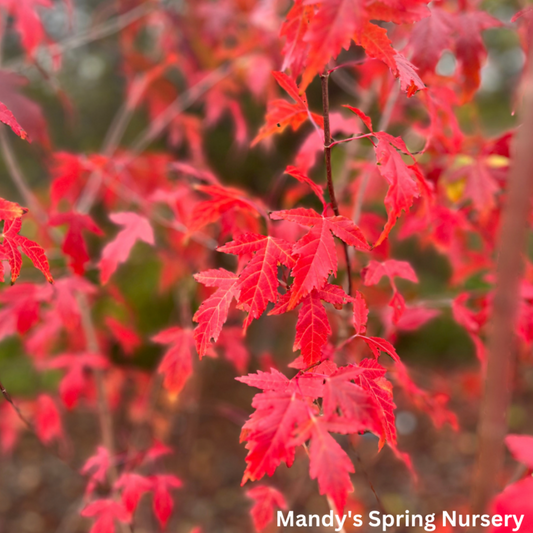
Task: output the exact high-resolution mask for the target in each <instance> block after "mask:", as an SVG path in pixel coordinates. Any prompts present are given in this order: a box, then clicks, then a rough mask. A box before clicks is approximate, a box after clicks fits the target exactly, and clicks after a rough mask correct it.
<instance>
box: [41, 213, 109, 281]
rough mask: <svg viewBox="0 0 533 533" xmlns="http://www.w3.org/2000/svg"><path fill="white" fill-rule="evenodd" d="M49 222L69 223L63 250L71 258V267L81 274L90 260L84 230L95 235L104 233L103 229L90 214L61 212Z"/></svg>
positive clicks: (53, 223)
mask: <svg viewBox="0 0 533 533" xmlns="http://www.w3.org/2000/svg"><path fill="white" fill-rule="evenodd" d="M48 223H49V224H50V225H51V226H61V225H63V224H67V225H68V230H67V233H66V234H65V239H64V240H63V245H62V246H61V250H62V251H63V253H65V254H66V255H68V256H69V257H70V258H71V261H70V267H71V268H72V270H73V271H74V272H75V273H76V274H79V275H83V274H84V272H85V263H87V261H89V259H90V258H89V252H88V251H87V245H86V244H85V240H84V238H83V234H82V231H90V232H92V233H94V234H95V235H103V232H102V230H101V229H100V228H99V227H98V226H97V225H96V224H95V222H94V221H93V219H92V218H91V217H89V216H88V215H82V214H80V213H75V212H71V213H61V214H58V215H54V216H52V217H50V219H49V221H48Z"/></svg>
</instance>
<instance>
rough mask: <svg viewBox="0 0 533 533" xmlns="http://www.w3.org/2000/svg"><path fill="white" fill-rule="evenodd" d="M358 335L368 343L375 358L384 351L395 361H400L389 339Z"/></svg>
mask: <svg viewBox="0 0 533 533" xmlns="http://www.w3.org/2000/svg"><path fill="white" fill-rule="evenodd" d="M358 337H359V338H361V339H363V340H364V341H365V342H366V343H367V344H368V346H369V348H370V349H371V350H372V353H373V354H374V357H375V358H376V359H377V358H378V357H379V355H380V353H381V352H385V353H387V354H389V355H390V356H391V357H392V358H393V359H394V360H395V361H397V362H399V361H400V358H399V356H398V354H397V353H396V350H395V349H394V346H393V345H392V344H391V343H390V342H389V341H386V340H385V339H381V338H379V337H365V336H364V335H358Z"/></svg>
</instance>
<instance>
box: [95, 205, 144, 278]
mask: <svg viewBox="0 0 533 533" xmlns="http://www.w3.org/2000/svg"><path fill="white" fill-rule="evenodd" d="M109 218H110V219H111V220H112V221H113V222H114V223H115V224H119V225H120V226H124V229H123V230H121V231H120V232H119V233H118V235H117V236H116V237H115V239H114V240H113V241H111V242H110V243H109V244H107V245H106V247H105V248H104V249H103V250H102V259H100V262H99V263H98V267H99V268H100V281H101V282H102V284H105V283H107V282H108V281H109V278H110V277H111V275H112V274H113V272H115V270H116V269H117V267H118V265H119V263H123V262H124V261H126V260H127V259H128V256H129V255H130V251H131V249H132V248H133V246H134V244H135V243H136V242H137V241H138V240H140V241H144V242H145V243H147V244H151V245H153V244H154V233H153V231H152V227H151V226H150V222H148V220H147V219H146V218H145V217H142V216H140V215H138V214H136V213H131V212H130V213H113V214H112V215H109Z"/></svg>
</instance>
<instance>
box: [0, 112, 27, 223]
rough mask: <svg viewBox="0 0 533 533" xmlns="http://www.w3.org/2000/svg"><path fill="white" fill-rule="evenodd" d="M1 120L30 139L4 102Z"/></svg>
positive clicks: (20, 135) (22, 136) (23, 137)
mask: <svg viewBox="0 0 533 533" xmlns="http://www.w3.org/2000/svg"><path fill="white" fill-rule="evenodd" d="M0 122H3V123H4V124H7V125H8V126H9V127H10V128H11V129H12V130H13V131H14V133H16V134H17V135H18V136H19V137H20V138H21V139H26V140H28V141H29V140H30V138H29V137H28V134H27V133H26V132H25V131H24V130H23V129H22V127H21V126H20V124H19V123H18V122H17V119H16V118H15V116H14V115H13V113H11V111H10V110H9V109H8V108H7V107H6V106H5V105H4V104H3V103H2V102H0ZM4 201H5V200H4ZM19 216H20V215H19Z"/></svg>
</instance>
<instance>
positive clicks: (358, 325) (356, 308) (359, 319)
mask: <svg viewBox="0 0 533 533" xmlns="http://www.w3.org/2000/svg"><path fill="white" fill-rule="evenodd" d="M352 304H353V326H354V328H355V333H356V334H357V335H362V334H363V333H365V331H366V323H367V322H368V307H367V306H366V302H365V300H364V298H363V297H362V296H361V293H360V292H356V294H355V298H354V299H353V300H352Z"/></svg>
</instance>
